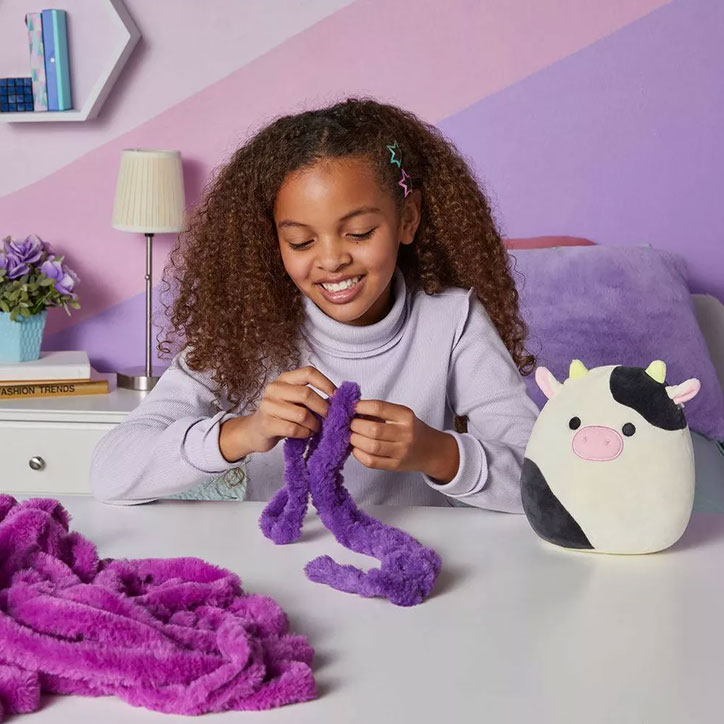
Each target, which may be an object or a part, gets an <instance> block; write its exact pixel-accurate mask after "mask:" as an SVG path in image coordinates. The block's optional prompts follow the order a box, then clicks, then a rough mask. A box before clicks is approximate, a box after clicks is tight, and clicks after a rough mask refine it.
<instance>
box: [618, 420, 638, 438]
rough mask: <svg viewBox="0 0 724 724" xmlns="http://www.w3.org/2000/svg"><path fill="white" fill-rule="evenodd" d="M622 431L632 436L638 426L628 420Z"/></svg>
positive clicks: (627, 435)
mask: <svg viewBox="0 0 724 724" xmlns="http://www.w3.org/2000/svg"><path fill="white" fill-rule="evenodd" d="M621 432H622V433H623V434H624V435H626V437H631V435H633V434H634V433H635V432H636V426H635V425H634V424H633V423H632V422H627V423H626V424H625V425H624V426H623V427H622V428H621Z"/></svg>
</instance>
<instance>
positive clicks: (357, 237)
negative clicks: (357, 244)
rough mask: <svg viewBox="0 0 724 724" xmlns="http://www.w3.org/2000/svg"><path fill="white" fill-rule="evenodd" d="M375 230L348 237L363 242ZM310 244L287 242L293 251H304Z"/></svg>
mask: <svg viewBox="0 0 724 724" xmlns="http://www.w3.org/2000/svg"><path fill="white" fill-rule="evenodd" d="M376 230H377V227H375V228H374V229H370V230H369V231H366V232H365V233H364V234H350V236H351V237H352V238H353V239H355V240H356V241H361V240H363V239H369V238H370V236H372V234H373V233H374V232H375V231H376ZM311 243H312V242H311V240H310V241H303V242H301V244H293V243H292V242H291V241H290V242H289V246H290V247H291V248H292V249H295V250H297V249H306V248H307V247H308V246H309V245H310V244H311Z"/></svg>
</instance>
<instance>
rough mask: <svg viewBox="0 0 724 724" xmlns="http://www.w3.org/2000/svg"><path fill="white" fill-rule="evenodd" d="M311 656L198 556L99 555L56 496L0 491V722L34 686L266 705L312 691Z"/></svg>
mask: <svg viewBox="0 0 724 724" xmlns="http://www.w3.org/2000/svg"><path fill="white" fill-rule="evenodd" d="M313 656H314V651H313V650H312V648H311V646H310V645H309V644H308V643H307V641H306V639H305V638H304V637H302V636H298V635H294V634H292V633H290V632H289V624H288V620H287V617H286V614H285V613H284V611H283V610H282V609H281V608H280V606H279V605H278V604H277V603H276V602H275V601H274V600H272V599H271V598H268V597H266V596H260V595H256V594H247V593H245V592H244V590H243V589H242V587H241V581H240V580H239V577H238V576H237V575H236V574H234V573H231V572H230V571H227V570H225V569H223V568H218V567H216V566H214V565H212V564H210V563H207V562H206V561H203V560H201V559H199V558H168V559H158V558H146V559H135V560H128V559H111V558H105V559H103V560H99V557H98V553H97V551H96V547H95V546H94V545H93V543H91V541H89V540H88V539H86V538H84V537H83V536H82V535H80V534H79V533H78V532H76V531H73V532H70V531H69V516H68V512H67V511H66V510H65V508H63V506H62V505H61V504H60V503H59V502H58V501H57V500H53V499H45V498H35V499H32V500H27V501H24V502H22V503H18V502H17V501H16V500H15V498H13V497H12V496H10V495H0V720H2V718H3V715H4V714H18V713H23V712H30V711H35V710H36V709H38V708H39V707H40V704H41V698H40V696H41V693H54V694H81V695H84V696H108V695H111V694H114V695H116V696H118V697H120V698H121V699H124V700H125V701H127V702H129V703H130V704H133V705H134V706H142V707H146V708H148V709H154V710H156V711H162V712H166V713H173V714H185V715H192V714H205V713H207V712H218V711H229V710H238V711H246V710H258V709H271V708H273V707H278V706H283V705H285V704H291V703H295V702H301V701H308V700H310V699H313V698H315V696H316V692H315V683H314V676H313V673H312V669H311V664H312V659H313Z"/></svg>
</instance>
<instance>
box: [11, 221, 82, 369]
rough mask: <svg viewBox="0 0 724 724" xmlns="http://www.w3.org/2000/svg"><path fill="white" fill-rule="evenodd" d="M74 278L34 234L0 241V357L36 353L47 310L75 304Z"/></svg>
mask: <svg viewBox="0 0 724 724" xmlns="http://www.w3.org/2000/svg"><path fill="white" fill-rule="evenodd" d="M77 284H78V277H77V276H76V274H75V272H74V271H73V270H72V269H70V268H69V267H68V266H67V265H66V264H65V262H64V261H63V257H62V256H58V255H57V254H56V253H55V251H54V250H53V248H52V247H51V245H50V244H49V243H48V242H46V241H41V239H40V238H39V237H37V236H36V235H35V234H31V235H30V236H28V237H27V238H26V239H25V241H15V240H13V239H11V238H10V237H9V236H6V237H5V238H4V239H3V240H2V245H1V246H0V362H27V361H28V360H33V359H38V357H40V343H41V340H42V338H43V329H44V328H45V318H46V314H47V311H46V310H47V309H48V308H50V307H63V308H64V309H65V311H66V313H67V314H70V310H69V309H68V307H69V306H70V307H73V309H80V304H78V295H77V294H76V293H75V291H74V289H75V287H76V285H77Z"/></svg>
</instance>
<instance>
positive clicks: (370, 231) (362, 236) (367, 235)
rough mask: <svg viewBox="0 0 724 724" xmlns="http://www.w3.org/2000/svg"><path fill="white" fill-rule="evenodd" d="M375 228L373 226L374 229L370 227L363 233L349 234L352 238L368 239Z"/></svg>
mask: <svg viewBox="0 0 724 724" xmlns="http://www.w3.org/2000/svg"><path fill="white" fill-rule="evenodd" d="M376 228H377V227H375V228H374V229H370V230H369V231H366V232H365V233H364V234H350V236H351V237H352V238H353V239H369V238H370V236H372V234H373V233H374V231H375V230H376Z"/></svg>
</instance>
